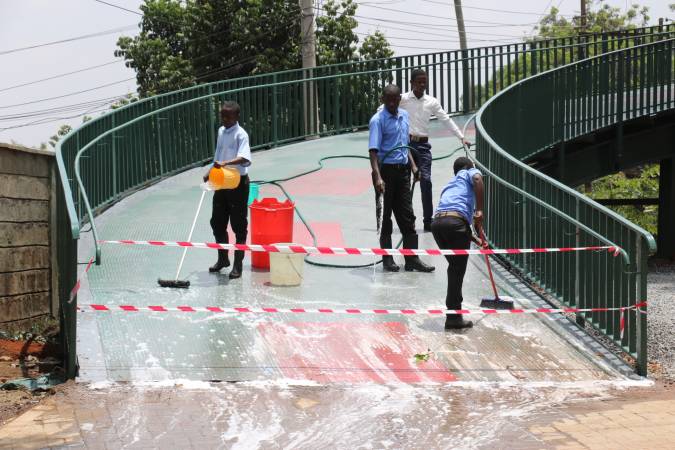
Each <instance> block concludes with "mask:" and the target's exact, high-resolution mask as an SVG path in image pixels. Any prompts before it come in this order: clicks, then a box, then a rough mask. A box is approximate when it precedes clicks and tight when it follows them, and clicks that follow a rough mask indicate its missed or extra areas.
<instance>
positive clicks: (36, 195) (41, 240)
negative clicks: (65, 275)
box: [0, 143, 58, 330]
mask: <svg viewBox="0 0 675 450" xmlns="http://www.w3.org/2000/svg"><path fill="white" fill-rule="evenodd" d="M54 167H55V161H54V152H52V151H46V150H36V149H29V148H24V147H20V146H16V145H11V144H2V143H0V329H5V330H21V329H28V328H30V325H31V324H32V323H33V322H34V321H36V320H37V319H40V318H43V317H45V316H48V315H53V316H55V317H56V316H57V313H58V302H57V301H56V299H55V298H53V297H52V287H53V286H52V285H53V279H52V266H53V263H52V261H53V257H54V251H55V248H54V246H53V245H52V244H53V238H52V233H51V231H50V224H51V223H53V222H54V219H53V213H52V205H53V204H54V199H53V195H54V194H53V193H54V192H55V189H54V185H53V183H54ZM55 292H56V291H55Z"/></svg>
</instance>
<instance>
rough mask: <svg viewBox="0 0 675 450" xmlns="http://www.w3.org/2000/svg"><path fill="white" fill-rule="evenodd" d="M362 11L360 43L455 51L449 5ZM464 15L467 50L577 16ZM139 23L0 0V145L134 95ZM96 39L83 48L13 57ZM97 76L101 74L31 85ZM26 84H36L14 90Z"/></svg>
mask: <svg viewBox="0 0 675 450" xmlns="http://www.w3.org/2000/svg"><path fill="white" fill-rule="evenodd" d="M105 1H106V2H108V3H112V4H115V5H119V6H121V7H123V8H126V9H129V10H133V11H139V9H138V7H139V5H140V4H141V3H142V1H141V0H105ZM290 1H293V0H290ZM635 2H638V3H640V4H641V5H644V6H649V8H650V16H651V21H650V22H651V23H650V24H656V23H657V21H658V18H659V17H671V18H673V14H672V13H670V12H669V10H668V3H669V1H667V0H632V1H631V2H627V1H625V0H609V1H608V2H607V3H609V4H611V5H612V6H617V7H620V8H622V9H624V8H626V7H627V6H628V5H630V3H635ZM315 3H319V4H320V3H321V0H315ZM357 3H358V4H359V8H358V11H357V17H356V19H357V20H358V21H359V26H358V28H357V30H356V31H357V35H358V36H359V38H360V40H362V39H363V38H364V37H365V35H366V34H368V33H372V32H373V31H375V30H378V29H379V30H380V31H382V32H384V34H385V35H386V36H387V38H388V39H389V42H390V43H391V44H392V47H393V49H394V51H395V53H396V55H411V54H418V53H428V52H432V51H436V50H453V49H456V48H458V47H459V43H458V37H457V29H456V22H455V19H454V16H455V14H454V6H453V1H452V0H364V1H357ZM462 5H463V7H464V20H465V23H466V27H467V35H468V39H467V40H468V45H469V47H479V46H488V45H496V44H503V43H506V42H516V41H518V40H520V39H521V38H522V37H523V36H526V35H529V34H531V33H532V31H533V26H534V24H536V22H537V21H538V20H539V18H540V17H541V16H542V15H543V14H544V13H545V12H548V10H549V9H550V6H557V7H558V8H559V9H560V11H561V13H562V14H564V15H568V16H573V15H575V14H579V0H512V1H510V2H505V1H504V0H463V1H462ZM480 8H482V9H480ZM491 10H494V11H491ZM139 20H140V16H139V15H137V14H133V13H131V12H128V11H123V10H121V9H117V8H114V7H111V6H108V5H105V4H102V3H100V2H97V1H95V0H67V1H54V0H0V142H15V143H18V144H22V145H26V146H36V147H37V146H39V145H40V144H41V143H43V142H47V141H48V140H49V137H50V136H52V135H53V134H55V132H56V130H57V129H58V128H59V126H60V125H61V124H69V125H71V126H77V125H78V124H80V123H82V114H83V113H84V112H85V111H86V112H88V114H89V115H90V116H94V117H95V116H97V115H99V114H101V113H102V112H103V111H105V110H107V105H108V104H109V102H111V101H112V100H113V99H114V98H118V97H121V96H123V95H125V94H127V93H134V92H135V90H136V83H135V72H134V71H133V70H132V69H128V68H126V67H125V66H124V63H123V62H122V60H121V59H119V58H115V56H114V51H115V49H116V42H117V39H118V38H119V36H123V35H125V36H134V35H135V34H136V33H137V30H138V27H137V25H138V23H139ZM92 34H94V35H95V36H93V37H91V38H87V39H78V40H74V41H70V42H64V43H60V44H54V45H46V46H40V47H37V48H30V49H26V50H21V51H13V50H16V49H22V48H24V47H31V46H35V45H41V44H45V43H49V42H53V41H60V40H67V39H69V38H73V37H77V36H83V35H92ZM92 66H100V67H97V68H93V69H91V70H87V71H83V72H80V73H74V74H70V75H66V76H59V77H57V78H53V79H51V80H46V81H40V82H37V83H33V82H35V81H39V80H42V79H45V78H51V77H54V76H57V75H62V74H65V73H69V72H75V71H79V70H81V69H84V68H89V67H92ZM25 83H31V84H30V85H27V86H18V85H21V84H25ZM65 107H68V108H66V109H64V108H65ZM57 108H58V110H54V109H57ZM50 110H51V111H50Z"/></svg>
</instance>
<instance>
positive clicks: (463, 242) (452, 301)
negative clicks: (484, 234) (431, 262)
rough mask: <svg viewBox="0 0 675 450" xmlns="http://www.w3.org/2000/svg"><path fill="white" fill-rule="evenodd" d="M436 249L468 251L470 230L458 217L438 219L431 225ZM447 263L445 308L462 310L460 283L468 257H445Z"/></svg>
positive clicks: (462, 279)
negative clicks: (436, 245)
mask: <svg viewBox="0 0 675 450" xmlns="http://www.w3.org/2000/svg"><path fill="white" fill-rule="evenodd" d="M431 232H432V233H433V235H434V239H435V240H436V244H438V248H440V249H442V250H444V249H468V248H469V247H470V246H471V228H470V227H469V224H468V223H466V221H464V220H463V219H460V218H459V217H452V216H446V217H439V218H435V219H434V220H433V222H432V223H431ZM445 259H446V260H447V261H448V291H447V293H446V295H445V306H446V307H447V308H448V309H462V300H463V297H462V283H463V282H464V274H465V273H466V265H467V263H468V261H469V256H468V255H465V256H446V257H445Z"/></svg>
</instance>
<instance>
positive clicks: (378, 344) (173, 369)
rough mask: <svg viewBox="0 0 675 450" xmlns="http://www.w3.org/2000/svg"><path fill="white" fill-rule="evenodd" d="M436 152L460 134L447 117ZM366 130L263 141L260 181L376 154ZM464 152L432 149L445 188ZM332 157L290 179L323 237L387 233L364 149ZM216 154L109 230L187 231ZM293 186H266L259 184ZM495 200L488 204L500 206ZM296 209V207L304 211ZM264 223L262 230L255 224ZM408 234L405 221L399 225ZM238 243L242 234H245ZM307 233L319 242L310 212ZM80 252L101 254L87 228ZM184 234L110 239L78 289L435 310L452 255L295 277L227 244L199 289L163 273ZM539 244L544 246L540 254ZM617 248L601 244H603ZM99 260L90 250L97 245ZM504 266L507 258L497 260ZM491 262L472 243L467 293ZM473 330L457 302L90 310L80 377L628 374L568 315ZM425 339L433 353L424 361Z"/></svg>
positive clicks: (491, 320)
mask: <svg viewBox="0 0 675 450" xmlns="http://www.w3.org/2000/svg"><path fill="white" fill-rule="evenodd" d="M432 143H433V145H434V147H433V154H434V156H442V155H446V154H449V153H450V152H451V151H452V150H453V149H456V148H457V147H458V146H459V142H458V141H457V140H456V139H455V138H451V137H450V136H449V135H447V133H446V132H445V131H444V130H443V131H442V130H440V129H438V130H437V129H436V128H434V135H433V137H432ZM366 147H367V134H366V133H356V134H350V135H342V136H336V137H331V138H324V139H320V140H317V141H308V142H303V143H298V144H294V145H291V146H287V147H283V148H279V149H274V150H269V151H261V152H256V153H254V154H253V165H252V167H251V178H252V180H254V181H255V180H271V179H279V178H285V177H288V176H291V175H293V174H297V173H301V172H303V171H306V170H308V169H311V168H313V167H315V166H316V164H317V160H318V159H319V158H321V157H323V156H328V155H362V156H366V155H367V149H366ZM460 154H461V152H457V153H455V155H454V156H453V157H451V158H447V159H442V160H439V161H435V162H434V164H433V181H434V199H437V198H438V195H439V193H440V190H441V188H442V187H443V185H444V184H445V183H447V181H448V180H449V179H450V177H451V173H452V161H453V160H454V158H455V157H456V156H459V155H460ZM325 165H326V168H325V169H323V170H322V171H320V172H316V173H313V174H311V175H307V176H304V177H301V178H298V179H295V180H292V181H289V182H286V183H284V187H285V188H286V189H287V190H288V192H289V193H290V194H291V196H292V197H293V198H294V200H295V202H296V206H297V208H299V210H300V211H301V212H302V214H303V216H304V217H305V218H306V219H307V220H308V221H309V222H310V224H311V226H312V228H313V229H314V231H315V233H316V235H317V237H318V241H319V245H324V246H350V247H375V246H377V238H376V230H375V211H374V210H375V208H374V195H373V190H372V186H371V182H370V173H369V172H370V169H369V165H368V161H367V160H365V159H353V158H347V159H335V160H330V161H327V162H326V163H325ZM204 172H205V169H204V168H199V169H194V170H191V171H188V172H185V173H182V174H180V175H177V176H175V177H172V178H170V179H167V180H165V181H162V182H161V183H158V184H156V185H154V186H152V187H150V188H148V189H145V190H143V191H140V192H138V193H136V194H134V195H132V196H130V197H128V198H127V199H125V200H123V201H122V202H120V203H119V204H117V205H115V206H114V207H113V208H111V209H110V210H108V211H106V212H105V213H104V214H102V215H101V216H100V217H99V218H97V225H98V228H99V234H100V238H101V239H110V240H118V239H133V240H168V241H176V240H178V241H180V240H185V239H186V237H187V234H188V232H189V227H190V223H191V220H192V217H193V214H194V212H195V210H196V207H197V202H198V200H199V196H200V195H201V191H200V188H199V183H200V182H201V177H202V175H203V173H204ZM211 196H212V194H211V193H209V194H208V195H207V200H206V201H205V203H204V207H203V208H202V211H201V214H200V216H199V219H198V222H197V227H196V229H195V232H194V236H193V239H192V240H193V241H194V242H211V241H213V237H212V234H211V229H210V226H209V218H210V214H211V205H210V202H211ZM268 196H273V197H277V198H279V199H283V198H284V197H283V194H282V193H281V191H280V190H279V189H278V188H277V187H274V186H270V185H266V186H263V187H262V189H261V197H268ZM414 205H415V208H416V213H417V215H418V219H417V227H418V231H419V234H420V248H436V244H435V242H434V240H433V237H432V235H431V233H424V232H423V231H422V230H421V225H422V224H421V201H420V197H419V189H417V190H416V192H415V196H414ZM487 214H490V212H489V211H487ZM296 221H298V219H297V216H296ZM249 237H250V236H249ZM397 238H398V235H397V230H395V233H394V240H395V241H396V239H397ZM231 242H233V241H231ZM294 242H296V243H300V244H307V245H311V244H312V240H311V236H310V235H309V233H308V232H307V230H306V228H305V227H304V226H303V225H302V224H301V223H300V222H299V221H298V222H297V223H296V224H295V228H294ZM81 250H82V251H81V256H80V259H81V260H82V259H84V258H85V256H86V255H88V254H90V253H89V252H91V247H90V244H89V246H87V243H86V239H85V242H83V247H82V249H81ZM181 252H182V249H180V248H160V247H148V246H120V245H117V246H114V245H108V246H105V247H104V248H103V260H102V265H101V266H95V267H93V268H92V269H91V270H90V272H89V273H88V274H87V277H86V278H87V279H86V283H85V288H84V289H83V291H82V293H81V295H80V297H79V302H80V303H82V304H84V303H96V304H105V305H111V306H114V305H135V306H148V305H162V306H167V307H176V306H218V307H246V306H249V307H275V308H362V309H389V308H391V309H426V308H442V307H443V306H444V299H445V289H446V275H445V272H446V267H447V263H446V261H445V259H444V258H441V257H425V258H424V259H425V261H426V262H428V263H431V264H434V265H435V266H436V271H435V272H434V273H433V274H424V273H416V272H415V273H407V272H403V271H402V272H400V273H383V272H382V268H381V266H377V267H376V268H375V270H373V269H372V268H360V269H335V268H324V267H316V266H312V265H309V264H306V265H305V268H304V279H303V282H302V284H301V285H300V286H297V287H277V286H271V285H270V283H269V278H270V275H269V273H268V272H266V271H260V270H257V269H253V270H252V269H251V267H250V255H247V257H246V259H245V262H244V274H243V277H242V278H241V279H239V280H234V281H230V280H229V279H228V277H227V273H228V271H229V269H224V270H223V273H221V274H212V273H209V272H208V267H209V266H210V265H211V264H212V263H213V262H214V261H215V258H216V252H215V250H207V249H189V250H188V253H187V257H186V261H185V265H184V267H183V272H182V275H181V278H186V279H189V280H190V282H191V286H190V288H189V289H187V290H174V289H167V288H160V287H159V286H158V285H157V278H170V277H173V276H174V274H175V270H176V267H177V264H178V261H179V259H180V254H181ZM531 257H532V258H536V257H537V255H531ZM604 257H609V256H607V255H604V254H598V258H604ZM87 259H88V258H87ZM311 259H312V260H316V261H319V262H324V263H331V264H365V263H368V262H372V261H373V258H372V257H367V256H331V257H325V256H321V257H312V258H311ZM495 266H496V265H495ZM496 275H497V283H498V289H499V290H500V292H501V293H502V294H503V295H508V296H511V297H513V298H515V299H516V304H517V305H518V307H522V308H528V307H538V306H543V303H542V302H541V300H539V299H538V298H537V297H536V296H535V295H534V294H533V293H532V292H531V291H530V290H529V289H528V288H527V287H526V286H524V285H523V284H522V283H520V282H519V281H518V280H517V279H516V278H515V277H513V276H511V275H510V274H508V273H506V272H505V271H504V270H503V269H501V268H496ZM490 295H491V288H490V285H489V282H488V279H487V273H486V269H485V262H484V261H483V260H482V258H481V257H479V256H471V257H470V259H469V267H468V269H467V275H466V278H465V284H464V299H465V301H464V305H463V306H464V307H465V308H467V309H477V308H478V304H479V302H480V299H481V297H485V296H490ZM470 318H471V319H472V320H474V321H475V327H474V328H473V329H469V330H464V331H461V332H446V331H444V330H443V317H442V316H441V317H438V316H437V317H433V316H429V315H346V314H342V315H338V314H335V315H326V314H310V313H301V314H300V313H289V314H285V313H274V314H271V313H270V314H252V313H240V314H217V313H208V312H176V311H169V312H148V311H145V312H122V311H115V312H94V311H83V312H82V313H80V314H79V323H78V336H79V342H78V357H79V362H80V366H81V369H80V379H81V380H87V381H102V380H113V381H153V380H170V379H188V380H206V381H208V380H223V381H254V380H267V381H275V380H276V381H280V380H296V381H302V382H312V383H319V384H333V383H340V384H342V383H345V384H360V383H378V384H379V383H384V384H390V383H411V384H419V383H424V384H426V383H452V382H508V383H530V382H586V381H599V380H600V381H601V380H604V381H611V380H622V379H624V378H625V377H626V376H627V374H629V373H630V369H628V368H627V367H626V366H625V365H623V363H621V362H620V361H619V360H618V359H617V358H616V357H614V356H612V355H611V354H609V353H608V352H606V351H604V350H603V348H602V347H601V346H599V345H598V344H597V343H595V342H594V341H592V340H590V339H589V338H588V336H586V335H585V334H584V333H582V332H581V331H579V330H578V329H576V327H574V326H572V325H571V323H569V321H567V320H566V319H565V318H563V317H561V316H560V315H512V316H505V315H498V316H473V317H470ZM416 354H425V355H428V358H425V359H426V360H420V359H419V358H415V355H416Z"/></svg>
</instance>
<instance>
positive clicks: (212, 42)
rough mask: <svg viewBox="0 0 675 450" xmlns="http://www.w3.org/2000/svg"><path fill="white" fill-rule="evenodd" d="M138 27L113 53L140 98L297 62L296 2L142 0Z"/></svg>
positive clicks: (298, 10) (123, 39)
mask: <svg viewBox="0 0 675 450" xmlns="http://www.w3.org/2000/svg"><path fill="white" fill-rule="evenodd" d="M141 10H142V11H143V19H142V20H141V23H140V28H141V32H140V34H139V35H138V36H136V37H134V38H130V37H121V38H120V39H119V40H118V42H117V46H118V49H117V50H116V51H115V55H116V56H122V57H124V58H125V60H126V64H127V67H131V68H133V69H134V70H135V71H136V79H137V82H138V91H139V94H140V96H141V97H147V96H151V95H155V94H158V93H161V92H167V91H171V90H176V89H180V88H184V87H187V86H191V85H194V84H196V83H201V82H209V81H216V80H221V79H227V78H232V77H240V76H245V75H249V74H253V73H258V72H267V71H270V70H285V69H291V68H295V67H299V64H300V51H299V44H300V28H299V23H298V17H299V15H300V7H299V4H298V2H295V1H275V0H243V1H239V0H187V1H181V0H145V3H144V4H143V5H141Z"/></svg>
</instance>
